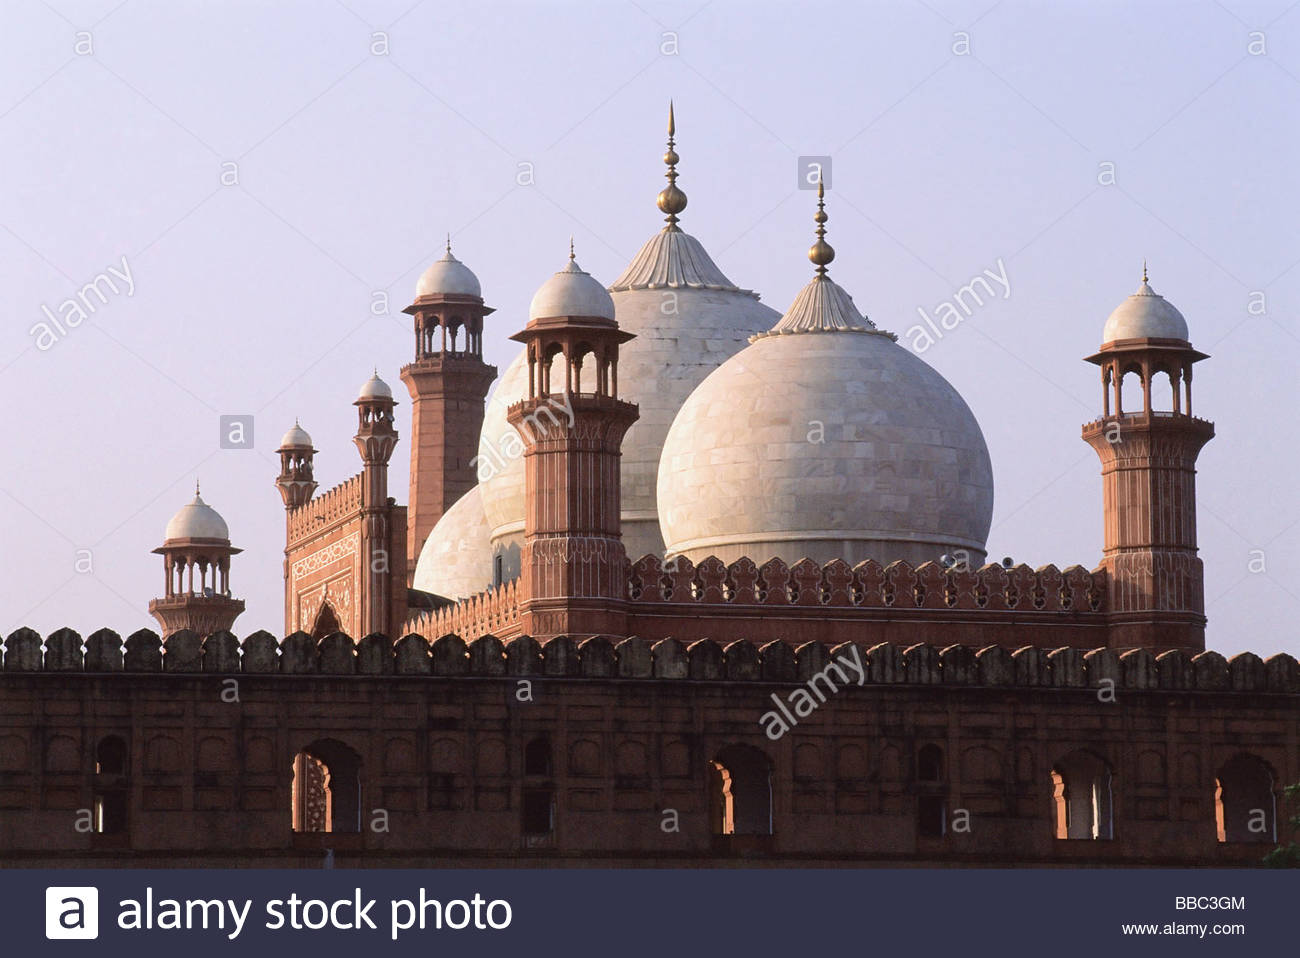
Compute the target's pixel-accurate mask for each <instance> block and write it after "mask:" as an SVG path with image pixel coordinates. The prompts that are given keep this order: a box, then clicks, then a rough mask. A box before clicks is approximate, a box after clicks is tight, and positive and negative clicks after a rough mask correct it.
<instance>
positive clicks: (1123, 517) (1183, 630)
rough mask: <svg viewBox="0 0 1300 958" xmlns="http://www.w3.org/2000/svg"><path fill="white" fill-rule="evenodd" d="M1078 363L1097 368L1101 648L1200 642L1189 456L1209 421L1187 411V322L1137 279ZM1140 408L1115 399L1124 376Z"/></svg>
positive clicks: (1199, 575)
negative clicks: (1106, 618)
mask: <svg viewBox="0 0 1300 958" xmlns="http://www.w3.org/2000/svg"><path fill="white" fill-rule="evenodd" d="M1103 339H1104V342H1103V343H1102V346H1101V349H1100V351H1098V352H1097V353H1096V354H1095V355H1092V356H1089V357H1088V362H1091V363H1096V364H1097V365H1098V366H1100V367H1101V382H1102V418H1101V419H1098V420H1095V421H1094V422H1090V423H1088V424H1087V425H1085V426H1084V427H1083V438H1084V440H1085V441H1086V442H1087V443H1088V444H1089V445H1090V446H1092V448H1093V449H1095V450H1096V451H1097V455H1098V456H1099V457H1100V458H1101V466H1102V469H1101V474H1102V485H1103V490H1104V492H1103V495H1104V500H1105V527H1106V533H1105V541H1106V549H1105V557H1104V558H1103V560H1102V567H1103V568H1105V569H1106V571H1107V572H1108V573H1109V578H1110V594H1109V606H1108V608H1109V615H1110V623H1111V628H1110V645H1111V646H1112V647H1119V648H1128V647H1139V646H1140V647H1144V648H1151V649H1169V648H1190V649H1204V648H1205V588H1204V581H1205V579H1204V570H1203V569H1202V565H1201V560H1200V558H1199V557H1198V556H1197V554H1196V457H1197V455H1198V454H1199V453H1200V451H1201V447H1202V446H1204V445H1205V443H1207V442H1209V440H1210V439H1211V438H1213V436H1214V425H1213V424H1212V423H1209V422H1207V421H1205V420H1204V419H1196V418H1194V417H1193V416H1192V366H1193V364H1194V363H1197V362H1199V361H1200V360H1202V359H1206V358H1208V357H1207V356H1206V354H1205V353H1201V352H1197V351H1196V350H1195V349H1193V348H1192V344H1191V342H1190V341H1189V339H1188V332H1187V322H1186V320H1184V319H1183V317H1182V314H1181V313H1179V312H1178V310H1177V309H1175V308H1174V307H1173V306H1172V305H1171V304H1170V303H1168V302H1167V301H1166V300H1165V299H1164V297H1162V296H1159V295H1157V294H1156V292H1155V291H1154V290H1153V289H1152V288H1151V286H1150V285H1149V284H1148V283H1147V276H1146V268H1145V267H1143V270H1142V285H1141V286H1140V287H1139V288H1138V291H1137V292H1136V293H1134V294H1133V295H1132V296H1130V297H1129V298H1128V299H1126V300H1125V301H1124V302H1123V303H1121V304H1120V306H1119V308H1117V309H1116V310H1115V311H1114V312H1113V313H1111V315H1110V318H1109V319H1108V320H1107V321H1106V328H1105V332H1104V334H1103ZM1127 375H1135V376H1136V377H1137V382H1138V383H1139V384H1140V385H1141V388H1142V401H1141V408H1140V409H1125V408H1123V406H1122V404H1121V397H1122V388H1121V387H1122V384H1123V380H1124V377H1125V376H1127ZM1162 385H1163V386H1164V388H1163V389H1162V388H1160V387H1161V386H1162Z"/></svg>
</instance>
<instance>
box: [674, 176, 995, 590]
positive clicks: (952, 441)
mask: <svg viewBox="0 0 1300 958" xmlns="http://www.w3.org/2000/svg"><path fill="white" fill-rule="evenodd" d="M815 219H816V222H817V241H816V243H815V244H814V245H813V247H812V249H810V250H809V253H808V256H809V259H811V260H812V262H813V263H814V264H815V265H816V267H817V270H816V275H815V276H814V277H813V279H812V281H811V282H810V283H808V285H807V286H805V287H804V288H803V289H802V290H801V291H800V292H799V294H798V295H797V296H796V297H795V300H794V302H793V303H792V304H791V306H790V308H789V310H787V311H786V313H785V315H784V316H782V317H781V319H780V321H779V322H777V323H776V325H775V326H773V327H772V328H771V329H770V330H767V331H764V332H762V333H759V334H757V335H755V336H754V337H753V338H752V340H751V345H750V346H748V347H747V348H746V349H744V350H743V351H741V352H740V353H738V354H737V355H736V356H734V357H732V358H731V359H729V360H728V361H727V362H725V363H724V364H723V365H722V366H721V368H719V369H718V370H716V371H715V372H713V373H712V374H711V375H710V376H709V377H708V378H707V379H705V380H704V382H703V383H702V384H701V385H700V386H699V388H698V389H696V390H695V391H694V392H693V393H692V394H691V396H690V398H689V399H687V400H686V402H685V404H684V405H683V406H682V408H681V411H680V412H679V413H678V414H677V417H676V419H675V420H674V421H673V424H672V428H671V429H670V430H669V432H668V437H667V440H666V442H665V443H664V450H663V457H662V459H661V460H660V463H659V479H658V502H659V520H660V524H661V526H662V528H663V536H664V542H665V544H666V547H667V552H668V555H669V556H675V555H684V556H686V557H687V558H689V559H691V561H693V562H699V561H700V560H701V559H703V558H705V557H706V556H709V555H716V556H717V557H718V558H720V559H722V561H724V562H730V561H733V560H735V559H738V558H740V557H742V556H748V557H749V558H751V559H753V560H754V561H756V562H763V561H765V560H767V559H769V558H772V557H777V558H780V559H782V560H784V561H785V562H787V563H794V562H797V561H798V560H799V559H801V558H804V557H808V558H811V559H814V560H816V561H817V562H819V563H824V562H828V561H830V560H832V559H843V560H845V561H847V562H849V563H850V564H853V563H856V562H859V561H861V560H863V559H875V560H877V561H879V562H880V563H881V564H887V563H889V562H892V561H894V560H896V559H905V560H907V561H908V562H911V563H913V564H919V563H921V562H924V561H926V560H930V559H933V560H937V559H939V558H940V557H941V556H942V555H943V554H945V553H959V552H960V553H964V554H965V558H966V560H967V564H968V565H969V566H970V567H976V566H979V565H981V564H982V563H983V561H984V556H985V537H986V536H987V535H988V530H989V524H990V521H991V519H992V512H993V472H992V467H991V465H990V462H989V454H988V449H987V447H986V446H985V443H984V436H983V434H982V433H981V431H980V428H979V424H978V423H977V422H976V421H975V417H974V415H973V414H972V413H971V411H970V409H969V408H968V407H967V405H966V403H965V402H964V401H963V400H962V398H961V396H960V395H959V394H958V393H957V391H956V390H955V389H954V388H953V387H952V386H951V385H950V384H949V383H948V382H947V380H945V379H944V378H943V377H942V376H941V375H939V373H938V372H936V371H935V370H934V369H933V368H932V367H930V366H929V365H927V364H926V363H925V362H924V361H922V360H921V359H919V358H918V357H917V356H915V355H914V354H913V353H912V352H910V351H909V350H907V349H905V348H903V347H901V346H899V345H898V343H897V342H896V338H897V337H895V336H894V334H892V333H888V332H884V331H882V330H880V329H877V328H876V325H875V324H874V323H873V322H871V321H870V320H869V319H867V318H866V317H865V316H863V315H862V313H861V312H859V310H858V308H857V307H856V306H855V305H854V302H853V299H852V297H851V296H849V294H848V293H847V292H846V291H845V290H844V289H843V288H842V287H840V286H839V285H837V284H836V283H835V282H834V281H833V280H831V279H830V277H829V276H828V275H827V274H826V273H827V266H828V265H829V263H830V262H831V261H832V260H833V259H834V255H835V254H834V250H833V249H832V248H831V247H830V244H828V243H827V242H826V240H825V226H824V224H825V222H826V213H825V209H824V189H823V188H821V187H819V188H818V205H817V214H816V217H815Z"/></svg>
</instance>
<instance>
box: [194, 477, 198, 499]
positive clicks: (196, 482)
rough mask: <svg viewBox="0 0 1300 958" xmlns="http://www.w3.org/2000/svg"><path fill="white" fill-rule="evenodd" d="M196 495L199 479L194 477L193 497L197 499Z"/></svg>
mask: <svg viewBox="0 0 1300 958" xmlns="http://www.w3.org/2000/svg"><path fill="white" fill-rule="evenodd" d="M198 497H199V480H197V479H195V480H194V498H195V499H197V498H198Z"/></svg>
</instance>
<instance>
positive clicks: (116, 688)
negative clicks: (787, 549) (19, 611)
mask: <svg viewBox="0 0 1300 958" xmlns="http://www.w3.org/2000/svg"><path fill="white" fill-rule="evenodd" d="M832 657H835V658H837V659H840V660H842V661H845V662H847V661H850V660H853V661H856V662H860V663H861V664H862V667H863V684H861V685H858V684H857V682H856V677H855V676H856V673H855V672H854V671H852V670H850V671H848V672H846V674H848V675H850V676H853V678H851V679H850V681H849V682H848V683H847V684H843V685H842V687H840V688H838V689H836V690H832V691H830V692H828V694H827V695H826V696H825V700H824V702H823V703H822V704H821V705H820V707H818V708H817V709H816V710H815V711H813V712H812V713H811V714H807V715H806V716H804V717H801V718H800V719H799V721H798V723H797V724H796V725H794V727H792V728H790V729H789V731H788V732H786V733H785V734H784V735H782V736H780V737H778V738H776V739H773V738H771V737H769V735H768V734H767V733H766V732H765V726H764V724H763V721H762V716H763V715H764V713H765V712H768V711H770V710H772V709H773V708H774V699H776V698H782V699H785V698H787V697H789V696H791V695H792V694H793V693H794V692H795V691H796V690H797V689H800V688H805V687H808V685H809V683H810V681H811V680H812V679H813V677H814V676H815V675H818V674H824V671H825V670H826V668H827V666H828V664H829V663H830V661H831V659H832ZM823 688H824V686H823ZM525 689H526V690H527V691H526V694H525V691H524V690H525ZM105 736H115V737H117V738H118V739H120V740H121V741H122V742H124V743H125V745H126V747H127V750H128V764H127V767H126V769H125V770H124V771H123V772H122V773H121V774H120V775H119V776H117V777H116V778H115V779H114V780H113V781H112V782H111V783H109V784H110V786H111V787H114V788H118V789H121V790H123V793H124V794H126V795H127V796H128V797H129V826H128V827H127V828H126V829H125V831H124V832H123V833H119V834H97V833H86V832H82V831H78V830H77V829H76V828H75V827H74V824H73V823H74V822H75V821H76V820H77V816H78V815H79V814H80V810H83V809H86V808H88V807H90V806H91V804H92V803H93V802H94V801H95V796H96V795H97V794H99V792H97V789H99V788H101V786H102V783H101V782H100V778H101V777H102V776H98V775H96V773H95V760H96V759H95V756H96V748H97V743H99V742H101V741H102V740H103V738H104V737H105ZM539 738H541V739H544V740H545V741H546V742H547V743H548V745H549V748H550V751H551V754H552V755H553V765H548V767H547V768H546V769H545V770H544V771H542V772H538V771H536V770H533V771H532V772H530V771H528V770H527V769H526V767H525V765H524V762H523V758H524V750H525V747H526V746H527V744H528V743H529V742H533V741H536V740H537V739H539ZM322 739H326V740H329V741H331V742H336V743H339V744H340V745H341V746H343V747H346V748H348V749H350V750H352V751H353V752H355V754H357V755H359V756H361V767H360V773H359V789H360V801H361V806H360V807H361V809H362V820H363V822H365V823H366V827H363V828H362V829H361V831H360V832H357V833H352V834H343V833H326V832H321V833H315V832H306V833H304V832H294V831H293V830H292V829H291V814H290V810H291V804H292V801H291V797H292V782H293V773H292V767H293V758H294V756H295V755H296V754H298V753H299V751H300V750H303V749H305V748H309V747H310V744H311V743H313V742H318V741H320V740H322ZM737 746H744V747H747V748H750V749H754V750H757V751H759V752H761V753H762V754H763V755H764V756H766V759H767V761H768V762H770V767H771V773H770V774H771V779H770V781H771V821H772V834H771V835H761V836H719V835H717V834H715V833H714V832H715V829H714V828H712V827H711V812H710V798H709V795H710V788H711V786H710V782H711V778H710V776H711V775H712V771H711V769H712V765H711V762H712V761H713V760H714V758H715V756H719V755H721V754H723V753H724V752H725V750H728V749H732V748H735V747H737ZM922 747H937V748H939V749H941V750H942V754H943V756H944V760H943V762H942V769H941V771H940V772H939V775H938V778H937V779H926V778H925V777H924V776H922V775H921V774H920V773H919V772H918V766H917V758H916V756H917V755H918V752H919V750H920V749H921V748H922ZM1081 749H1082V750H1086V751H1087V752H1088V753H1089V754H1091V755H1094V756H1096V757H1097V758H1098V759H1100V760H1101V761H1102V762H1104V763H1105V764H1106V765H1107V766H1108V767H1109V768H1110V769H1111V770H1112V779H1111V786H1110V787H1111V794H1112V795H1113V799H1114V837H1113V840H1109V841H1087V840H1065V839H1059V838H1056V837H1054V830H1053V829H1054V821H1053V804H1052V803H1053V797H1052V795H1053V792H1052V788H1053V786H1052V780H1051V772H1052V770H1053V768H1054V767H1056V765H1057V763H1059V762H1061V761H1062V759H1063V758H1065V757H1067V756H1068V755H1070V754H1072V753H1074V752H1075V751H1077V750H1081ZM1241 754H1247V755H1249V756H1251V757H1252V758H1254V759H1257V760H1258V761H1259V762H1261V763H1264V765H1265V766H1266V767H1268V768H1269V769H1271V770H1272V772H1273V775H1274V780H1275V786H1276V790H1277V792H1278V793H1279V794H1280V788H1281V785H1283V784H1285V783H1287V782H1291V781H1295V780H1297V779H1300V665H1297V663H1296V661H1295V659H1294V658H1293V657H1292V656H1290V655H1284V654H1279V655H1275V656H1273V657H1271V658H1270V659H1268V661H1261V660H1260V659H1259V658H1258V657H1257V656H1255V655H1252V654H1250V653H1243V654H1240V655H1237V656H1234V657H1233V658H1232V659H1231V660H1230V661H1229V660H1225V659H1224V658H1223V656H1221V655H1219V654H1217V653H1215V652H1204V653H1201V654H1198V655H1194V656H1193V655H1189V654H1188V653H1186V652H1183V651H1170V652H1165V653H1163V654H1160V655H1153V654H1152V653H1151V652H1149V651H1147V650H1131V651H1127V652H1119V651H1118V650H1114V649H1094V650H1083V649H1071V648H1059V649H1054V650H1045V649H1040V648H1035V647H1023V648H1015V649H1012V648H1003V647H999V646H991V647H988V648H984V649H978V650H977V649H973V648H969V647H965V646H961V645H954V646H949V647H947V648H939V647H937V646H934V645H915V646H912V647H909V648H900V647H898V646H894V645H888V644H885V645H875V646H871V647H866V646H865V645H861V644H851V645H843V646H839V647H836V648H831V649H828V648H827V647H826V646H824V645H823V644H821V643H819V642H806V643H803V644H801V645H799V646H798V647H797V648H796V647H794V646H793V645H791V644H789V643H786V642H774V643H769V644H766V645H764V646H762V647H759V646H757V645H755V644H754V643H752V642H749V641H746V640H744V639H740V640H737V641H734V642H731V643H729V644H727V645H726V646H721V645H719V644H717V643H715V642H713V641H709V640H704V641H698V642H693V643H684V642H681V641H679V640H677V639H664V640H661V641H658V642H651V641H649V640H647V639H643V638H637V637H633V638H624V639H611V638H608V637H603V636H595V637H570V636H561V637H557V638H555V639H552V640H550V641H549V642H546V643H544V644H543V643H538V642H537V641H535V640H534V639H532V638H529V637H526V636H520V637H518V638H515V639H513V640H511V641H508V642H502V641H501V640H499V639H498V638H496V637H493V636H482V637H479V638H477V639H475V640H474V641H471V642H469V643H466V642H464V641H463V640H462V639H461V638H459V637H457V636H455V635H446V636H442V637H440V638H438V639H437V640H436V641H434V642H432V643H430V642H428V641H426V640H425V639H424V638H423V637H421V636H419V635H408V636H405V637H403V638H402V639H400V640H398V641H397V642H395V643H394V642H392V641H390V639H389V638H387V637H385V636H379V635H375V636H367V637H365V638H363V639H362V640H361V641H360V642H354V641H353V640H352V639H351V638H349V637H348V636H346V635H342V634H337V635H332V636H328V637H326V638H324V639H321V640H320V641H318V642H317V641H313V640H312V639H311V638H310V637H309V636H306V635H304V634H301V633H300V634H295V635H291V636H289V637H287V638H285V639H283V640H279V641H277V640H276V639H275V638H274V637H273V636H271V635H270V634H268V633H265V632H259V633H254V634H252V635H249V636H247V637H246V638H245V639H244V640H243V642H242V643H241V642H240V641H239V640H238V639H237V638H236V637H235V636H233V635H230V634H229V633H218V634H214V635H211V636H208V637H207V638H206V639H200V638H199V637H198V636H196V635H194V634H193V633H184V632H182V633H177V634H176V635H173V636H172V637H171V638H169V639H168V640H167V642H166V643H163V642H161V641H160V640H159V638H158V636H157V635H156V634H154V633H152V632H149V631H141V632H137V633H134V634H133V635H131V636H129V637H128V638H127V639H126V640H125V642H123V641H122V640H121V638H120V637H119V636H118V635H117V634H116V633H114V632H112V631H110V630H100V631H98V632H96V633H94V634H93V635H91V636H89V637H87V638H86V639H85V641H84V642H83V641H82V638H81V636H79V635H78V634H77V633H76V632H73V631H71V630H66V629H65V630H59V631H58V632H55V633H52V634H51V635H49V636H47V637H46V638H45V639H44V641H42V639H41V637H40V636H39V635H38V634H36V633H35V632H32V631H30V630H25V629H20V630H18V631H16V632H14V633H13V634H11V635H10V636H9V637H8V639H7V640H6V642H5V643H4V658H3V663H2V665H0V856H2V857H3V860H4V861H5V862H6V863H7V864H26V865H39V864H65V865H66V864H76V865H114V866H121V865H124V864H137V865H185V866H190V867H193V866H196V865H198V866H204V865H208V866H211V865H220V864H231V863H235V862H238V863H239V864H241V865H242V866H244V867H249V866H250V865H254V866H256V865H268V866H319V865H320V864H321V862H322V860H323V857H324V855H325V849H331V850H332V854H333V857H334V861H335V864H337V865H338V866H340V867H344V866H347V865H361V864H365V865H389V866H407V867H435V866H465V865H471V866H473V865H521V864H522V865H547V864H568V865H575V866H597V865H605V866H609V865H629V864H631V865H654V864H676V865H680V866H687V865H702V864H703V865H707V864H712V863H717V862H718V861H719V860H720V859H721V860H727V859H735V858H736V857H739V858H741V859H742V860H744V861H745V862H746V863H748V864H770V865H792V864H793V865H818V866H826V865H843V864H853V865H868V864H886V865H888V864H898V863H904V862H905V863H909V864H924V863H930V864H946V865H953V864H980V865H985V866H988V865H997V864H1005V865H1015V864H1029V865H1046V864H1080V863H1089V864H1107V863H1109V864H1143V865H1151V864H1156V865H1162V864H1163V865H1189V864H1197V865H1204V864H1219V865H1228V864H1252V863H1257V862H1258V861H1259V859H1260V858H1261V857H1262V855H1263V854H1264V853H1265V852H1266V851H1267V850H1268V848H1270V847H1271V845H1269V844H1267V843H1261V842H1222V841H1219V840H1218V839H1217V838H1216V824H1215V800H1216V799H1215V794H1216V793H1215V780H1216V776H1217V775H1219V774H1220V770H1221V769H1223V768H1225V767H1226V766H1227V764H1228V763H1230V762H1232V761H1233V760H1234V759H1235V757H1236V756H1239V755H1241ZM538 789H541V790H544V791H545V792H546V793H547V794H548V795H550V796H552V801H553V820H554V827H553V831H552V832H551V834H549V835H547V836H546V837H545V838H544V839H542V840H537V839H533V838H528V837H527V836H525V835H524V834H522V832H521V827H522V826H521V814H522V808H523V805H524V802H525V796H526V794H527V793H528V792H529V790H533V791H534V792H535V791H536V790H538ZM927 799H928V800H936V799H938V800H942V802H943V803H944V807H945V809H946V810H947V812H948V813H949V814H957V813H958V812H963V813H965V814H967V815H968V816H969V822H970V827H969V829H968V830H964V831H956V830H953V831H951V832H950V833H949V834H945V835H943V836H927V835H926V834H925V833H924V832H923V830H922V829H921V827H920V825H919V824H918V807H919V806H918V803H919V802H921V801H923V800H927ZM380 810H382V812H383V815H384V819H383V820H384V826H385V827H384V828H383V829H378V828H375V827H371V823H372V822H373V821H374V816H376V814H377V812H378V811H380ZM670 812H671V813H672V815H673V816H674V820H675V821H676V822H677V823H678V827H677V828H676V829H674V830H666V829H665V827H664V823H665V821H666V820H668V816H669V813H670ZM742 838H743V839H745V840H744V841H741V840H740V839H742Z"/></svg>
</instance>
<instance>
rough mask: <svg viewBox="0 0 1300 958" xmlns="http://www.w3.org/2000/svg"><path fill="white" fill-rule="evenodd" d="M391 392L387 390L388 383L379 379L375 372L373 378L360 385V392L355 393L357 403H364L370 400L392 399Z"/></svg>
mask: <svg viewBox="0 0 1300 958" xmlns="http://www.w3.org/2000/svg"><path fill="white" fill-rule="evenodd" d="M392 398H393V390H392V389H390V388H389V386H388V383H386V382H384V381H383V380H382V379H380V378H379V373H378V372H375V374H374V375H373V376H371V377H370V378H369V379H367V380H366V381H365V382H364V383H362V384H361V391H360V392H359V393H357V401H358V402H365V401H366V400H370V399H392Z"/></svg>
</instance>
